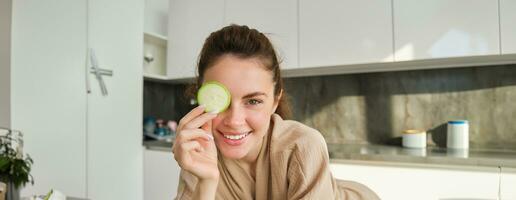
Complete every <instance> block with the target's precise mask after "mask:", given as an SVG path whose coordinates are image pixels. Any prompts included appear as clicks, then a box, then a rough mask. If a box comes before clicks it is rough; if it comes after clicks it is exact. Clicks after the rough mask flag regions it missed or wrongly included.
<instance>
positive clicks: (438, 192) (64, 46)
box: [0, 0, 516, 200]
mask: <svg viewBox="0 0 516 200" xmlns="http://www.w3.org/2000/svg"><path fill="white" fill-rule="evenodd" d="M4 5H9V6H4ZM120 5H123V6H120ZM9 8H12V9H9ZM119 8H121V9H119ZM515 8H516V3H515V2H514V1H511V0H484V1H474V2H470V1H466V0H460V1H453V2H449V1H444V0H439V1H431V0H424V1H417V2H415V1H409V0H384V1H378V2H375V3H374V4H370V3H368V2H364V1H352V0H349V1H330V0H328V1H318V2H312V1H303V0H299V1H294V0H290V1H281V2H276V1H266V2H263V1H262V2H257V1H231V0H217V1H210V2H201V1H191V0H190V1H186V0H171V1H170V2H169V1H166V0H165V1H163V0H160V1H158V0H146V1H136V0H134V1H112V0H109V1H102V2H99V1H93V0H89V1H88V0H82V1H49V2H38V1H23V2H20V1H12V0H11V1H5V0H4V2H2V7H1V9H3V10H2V12H0V13H2V14H3V15H2V16H1V17H2V20H4V19H6V18H7V19H8V20H5V21H6V22H5V21H2V23H0V26H2V30H11V31H10V35H9V34H7V35H0V38H1V39H2V40H0V41H1V42H0V43H1V46H0V48H2V55H1V58H2V59H1V60H0V62H1V63H2V69H0V70H2V71H0V72H1V73H0V80H1V81H2V83H1V85H2V87H0V89H1V90H0V94H1V95H0V96H1V97H2V98H1V99H0V111H1V112H0V113H2V114H1V116H0V117H1V118H0V119H1V121H0V127H10V128H12V129H16V130H20V131H22V132H23V133H24V152H25V153H27V154H30V155H31V157H32V158H33V159H34V165H33V170H32V172H31V174H32V175H33V176H34V179H35V183H34V185H30V184H28V185H27V186H26V187H25V188H23V189H22V191H21V194H22V196H29V195H33V194H45V193H47V192H48V191H49V190H50V189H51V188H55V189H57V190H61V191H62V192H63V193H65V194H67V195H69V196H74V197H80V198H88V199H157V200H158V199H171V198H172V197H173V196H175V192H176V189H177V180H178V176H179V171H178V170H179V167H178V165H177V163H176V162H175V160H174V159H173V156H172V154H171V152H170V151H171V150H170V146H171V143H166V142H160V141H153V140H151V139H150V138H149V136H146V135H142V130H144V127H145V124H144V123H142V122H143V121H144V118H148V117H152V118H154V120H157V119H158V118H161V119H162V121H165V122H163V123H160V124H161V127H164V126H165V125H166V126H168V124H167V123H166V122H167V121H170V122H171V126H172V127H173V122H172V121H176V122H177V121H178V120H179V119H180V118H181V117H182V115H184V114H186V112H188V111H189V110H190V109H191V108H193V105H191V102H190V100H189V99H185V98H182V94H183V92H184V91H185V89H186V87H187V85H188V83H189V82H191V81H192V80H193V79H192V78H193V77H194V75H195V74H194V69H195V68H194V66H195V61H196V60H197V56H198V53H199V51H200V47H201V45H202V43H203V40H204V39H205V38H206V37H207V35H208V34H209V33H210V32H212V31H215V30H217V29H219V28H220V27H222V26H224V25H228V24H230V23H237V24H247V25H250V26H252V27H256V28H258V29H259V30H261V31H263V32H267V33H271V34H270V37H271V39H272V41H273V43H274V44H275V45H276V48H278V49H279V54H280V55H281V57H282V58H283V62H282V68H283V69H284V70H283V72H282V73H283V75H284V77H285V84H286V88H287V89H286V91H287V93H288V94H289V96H290V97H291V101H292V103H293V104H292V107H293V111H294V119H295V120H297V121H300V122H302V123H304V124H307V125H309V126H311V127H314V128H316V129H317V130H319V131H320V132H321V133H322V134H323V136H324V138H325V140H326V142H327V143H328V150H329V153H330V159H331V160H330V162H331V169H332V173H333V174H334V176H335V177H337V178H339V179H344V180H352V181H356V182H359V183H362V184H364V185H366V186H368V187H369V188H371V189H372V190H373V191H375V192H376V193H377V194H378V196H380V197H381V199H516V192H515V190H514V189H512V188H514V187H515V186H516V170H515V169H516V148H515V147H516V140H515V139H514V138H516V137H514V134H516V129H515V126H514V125H513V123H511V122H512V121H514V119H515V118H516V116H515V114H514V113H516V111H515V109H516V108H515V106H514V104H513V103H512V101H511V100H512V99H513V97H514V95H515V94H516V93H515V92H514V91H516V87H515V85H516V76H515V75H516V68H514V64H515V63H516V41H515V40H516V38H514V37H512V36H513V35H515V34H516V29H515V28H514V27H516V20H515V19H516V16H515V15H516V14H515V13H514V12H511V11H512V10H514V9H515ZM4 10H6V12H3V11H4ZM22 11H23V12H22ZM7 13H11V15H9V14H7ZM4 15H5V16H4ZM65 16H66V17H65ZM10 19H12V21H11V20H10ZM4 27H7V28H5V29H4ZM4 34H5V33H4ZM142 41H143V42H142ZM5 44H8V45H5ZM91 49H93V50H91ZM5 50H6V51H5ZM92 52H94V53H92ZM142 52H143V54H142ZM92 54H94V55H95V56H94V57H95V59H94V58H93V56H92ZM93 60H96V63H98V64H97V65H98V66H97V67H98V68H100V69H104V70H111V72H112V74H111V76H109V75H101V76H100V77H101V78H100V79H101V80H103V82H104V87H105V88H106V90H107V91H106V92H107V94H105V95H104V94H103V90H102V89H101V88H103V87H102V86H101V84H100V83H99V81H98V79H97V75H96V74H92V73H91V72H97V71H99V72H105V71H102V70H100V69H91V67H93V66H92V64H93V63H95V62H94V61H93ZM142 63H143V67H142ZM3 66H7V68H5V67H3ZM36 66H37V67H36ZM67 66H74V67H67ZM185 66H188V67H185ZM88 70H89V71H88ZM100 74H107V73H100ZM142 75H143V76H142ZM86 80H89V81H86ZM88 88H89V89H90V91H91V92H90V93H87V92H86V91H87V89H88ZM142 105H143V106H142ZM6 113H7V114H6ZM451 120H467V122H468V125H469V131H468V134H469V140H468V144H469V149H468V148H466V149H465V150H458V151H455V150H453V149H450V148H447V133H448V132H449V131H448V130H447V126H448V122H449V121H451ZM150 121H152V120H150ZM166 126H165V128H166ZM151 127H152V126H151ZM407 130H419V133H421V132H425V133H426V135H425V136H427V137H428V138H427V139H428V141H426V140H425V143H424V146H426V147H424V148H405V147H403V142H405V141H404V138H405V136H406V135H407V134H404V131H407ZM152 132H154V131H152ZM173 134H174V133H173V132H170V131H169V133H168V134H167V133H166V131H165V133H160V135H161V136H168V137H164V138H166V139H164V140H165V141H166V140H167V139H169V140H170V139H172V138H173ZM144 139H145V141H144V142H143V146H142V141H143V140H144ZM63 161H65V162H66V164H65V165H63V163H64V162H63Z"/></svg>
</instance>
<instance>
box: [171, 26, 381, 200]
mask: <svg viewBox="0 0 516 200" xmlns="http://www.w3.org/2000/svg"><path fill="white" fill-rule="evenodd" d="M207 81H217V82H219V83H222V84H223V85H225V86H226V87H227V89H228V90H229V92H230V93H231V103H230V105H229V107H228V109H227V110H225V111H223V112H221V113H206V112H204V107H203V106H202V105H200V106H198V107H196V108H194V109H193V110H192V111H190V112H189V113H188V114H186V115H185V116H184V117H183V118H182V119H181V121H180V123H179V126H178V129H177V130H178V131H177V137H176V140H175V143H174V145H173V150H172V151H173V153H174V157H175V159H176V160H177V162H178V163H179V165H180V166H181V168H182V170H181V177H180V183H179V188H178V195H177V199H344V198H347V199H349V198H351V197H357V198H359V199H360V198H363V199H371V198H373V197H374V198H377V197H376V196H375V195H374V193H368V192H369V190H367V188H365V187H361V186H360V185H358V184H352V187H351V188H349V187H348V189H347V190H341V189H339V186H338V185H337V183H336V182H335V180H334V179H333V177H332V175H331V172H330V168H329V158H328V152H327V148H326V143H325V141H324V138H323V137H322V135H321V134H320V133H319V132H318V131H316V130H314V129H312V128H309V127H307V126H305V125H303V124H301V123H298V122H295V121H290V120H284V119H286V118H289V114H290V113H289V109H288V102H287V101H286V98H285V97H284V89H283V83H282V80H281V76H280V69H279V61H278V58H277V56H276V53H275V51H274V48H273V46H272V45H271V43H270V41H269V40H268V39H267V37H266V36H265V35H264V34H262V33H260V32H258V31H257V30H255V29H250V28H248V27H247V26H238V25H230V26H227V27H224V28H222V29H221V30H219V31H216V32H213V33H212V34H211V35H210V36H209V37H208V38H207V39H206V41H205V43H204V46H203V48H202V51H201V54H200V57H199V63H198V78H197V85H196V88H197V89H198V88H199V87H200V85H202V83H204V82H207ZM364 191H365V192H364ZM367 195H370V196H367ZM374 198H373V199H374Z"/></svg>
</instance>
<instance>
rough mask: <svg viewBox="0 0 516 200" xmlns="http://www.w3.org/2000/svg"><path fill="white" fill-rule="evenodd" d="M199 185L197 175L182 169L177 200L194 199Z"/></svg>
mask: <svg viewBox="0 0 516 200" xmlns="http://www.w3.org/2000/svg"><path fill="white" fill-rule="evenodd" d="M196 185H197V177H195V176H194V175H193V174H191V173H189V172H187V171H185V170H183V169H181V173H180V175H179V184H178V186H177V195H176V198H175V199H176V200H189V199H192V197H193V194H194V192H195V187H196Z"/></svg>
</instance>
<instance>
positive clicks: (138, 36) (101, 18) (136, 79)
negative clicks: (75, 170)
mask: <svg viewBox="0 0 516 200" xmlns="http://www.w3.org/2000/svg"><path fill="white" fill-rule="evenodd" d="M143 6H144V2H143V0H108V1H106V0H89V1H88V7H89V13H88V15H89V18H88V22H89V26H88V27H89V28H88V34H89V35H88V37H89V47H90V48H92V49H94V50H95V54H96V56H97V59H98V64H99V65H100V67H101V68H104V69H110V70H113V76H112V77H108V76H104V77H103V79H104V82H105V84H106V87H107V90H108V95H107V96H103V95H102V94H101V92H100V87H99V84H98V82H97V80H96V79H95V76H94V75H93V74H90V81H91V89H92V91H91V93H90V94H89V95H88V109H87V116H88V123H87V124H88V128H87V130H88V140H87V149H88V151H87V152H88V162H87V166H88V198H89V199H96V200H111V199H126V200H131V199H133V200H139V199H141V198H142V197H143V164H142V163H143V147H142V145H141V142H142V121H141V119H142V118H141V116H142V115H143V113H142V105H143V102H142V92H143V89H142V83H143V80H142V79H143V78H142V62H143V58H142V52H143V48H142V46H143V36H142V32H143V19H144V17H143Z"/></svg>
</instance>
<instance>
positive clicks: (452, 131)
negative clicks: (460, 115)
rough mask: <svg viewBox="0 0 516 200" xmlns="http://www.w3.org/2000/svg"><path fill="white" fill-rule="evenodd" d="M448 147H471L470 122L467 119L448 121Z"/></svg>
mask: <svg viewBox="0 0 516 200" xmlns="http://www.w3.org/2000/svg"><path fill="white" fill-rule="evenodd" d="M446 147H448V148H451V149H468V148H469V123H468V121H467V120H453V121H449V122H448V127H447V133H446Z"/></svg>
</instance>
